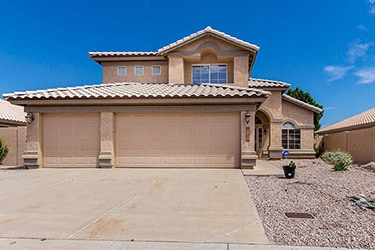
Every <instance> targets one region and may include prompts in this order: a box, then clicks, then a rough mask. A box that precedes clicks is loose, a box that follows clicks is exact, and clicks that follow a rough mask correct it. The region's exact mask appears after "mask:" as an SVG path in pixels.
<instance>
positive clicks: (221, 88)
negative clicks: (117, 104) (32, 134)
mask: <svg viewBox="0 0 375 250" xmlns="http://www.w3.org/2000/svg"><path fill="white" fill-rule="evenodd" d="M269 95H270V93H269V92H267V91H264V90H260V89H253V88H241V87H233V86H226V85H218V84H216V85H214V84H200V85H186V84H166V83H133V82H125V83H111V84H98V85H88V86H81V87H67V88H57V89H47V90H37V91H26V92H15V93H13V94H4V98H5V99H6V100H8V101H19V102H22V101H23V100H58V99H60V100H61V99H64V100H67V99H137V98H138V99H144V98H154V99H155V98H211V97H212V98H221V97H224V98H230V97H262V98H265V97H268V96H269ZM19 102H18V103H19Z"/></svg>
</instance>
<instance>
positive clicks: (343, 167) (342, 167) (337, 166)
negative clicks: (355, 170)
mask: <svg viewBox="0 0 375 250" xmlns="http://www.w3.org/2000/svg"><path fill="white" fill-rule="evenodd" d="M333 169H334V170H335V171H346V170H348V165H347V164H346V163H345V162H343V161H339V162H336V163H335V165H333Z"/></svg>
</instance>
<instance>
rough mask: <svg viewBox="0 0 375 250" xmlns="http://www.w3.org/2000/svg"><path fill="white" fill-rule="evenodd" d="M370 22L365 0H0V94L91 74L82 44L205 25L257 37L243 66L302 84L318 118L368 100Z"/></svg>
mask: <svg viewBox="0 0 375 250" xmlns="http://www.w3.org/2000/svg"><path fill="white" fill-rule="evenodd" d="M225 3H229V4H225ZM374 24H375V0H345V1H343V0H329V1H327V0H309V1H308V0H284V1H280V0H261V1H260V0H256V1H255V0H244V1H229V2H228V1H220V0H219V1H218V0H216V1H211V0H205V1H202V0H191V1H166V0H158V1H152V0H138V1H123V0H122V1H113V0H107V1H98V0H87V1H79V0H75V1H72V0H64V1H50V0H48V1H41V0H39V1H38V0H36V1H26V0H24V1H19V0H0V31H1V32H0V94H4V93H12V92H15V91H25V90H36V89H47V88H56V87H67V86H81V85H88V84H94V83H100V82H101V77H102V75H101V74H102V72H101V68H100V65H98V64H97V63H95V62H94V61H92V60H91V59H90V58H89V57H88V55H87V53H88V52H89V51H157V50H158V49H159V48H161V47H163V46H165V45H168V44H170V43H172V42H174V41H176V40H178V39H180V38H182V37H184V36H186V35H189V34H191V33H194V32H196V31H198V30H201V29H204V28H205V27H206V26H211V27H212V28H214V29H217V30H220V31H223V32H225V33H227V34H230V35H232V36H235V37H237V38H240V39H242V40H245V41H248V42H250V43H253V44H256V45H258V46H259V47H260V51H259V53H258V56H257V60H256V62H255V66H254V68H253V72H252V75H251V76H252V77H255V78H263V79H272V80H279V81H284V82H288V83H290V84H292V87H293V88H295V87H300V88H301V89H303V90H304V91H307V92H310V93H311V95H312V96H313V97H314V98H315V100H316V101H317V102H318V103H320V104H322V105H323V106H324V108H325V113H324V117H323V119H322V122H321V123H322V125H323V127H324V126H327V125H330V124H332V123H335V122H337V121H340V120H342V119H344V118H347V117H350V116H352V115H355V114H357V113H359V112H362V111H365V110H368V109H370V108H373V107H375V25H374Z"/></svg>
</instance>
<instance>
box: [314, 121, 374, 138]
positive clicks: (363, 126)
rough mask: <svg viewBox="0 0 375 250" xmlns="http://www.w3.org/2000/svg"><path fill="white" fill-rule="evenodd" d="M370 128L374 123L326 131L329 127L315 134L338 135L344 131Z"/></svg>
mask: <svg viewBox="0 0 375 250" xmlns="http://www.w3.org/2000/svg"><path fill="white" fill-rule="evenodd" d="M372 127H375V123H366V124H360V125H355V126H349V127H342V128H333V129H327V128H329V127H327V128H324V129H321V130H318V131H317V132H316V133H317V134H318V135H325V134H333V133H340V132H346V131H350V130H356V129H363V128H372ZM326 129H327V130H326Z"/></svg>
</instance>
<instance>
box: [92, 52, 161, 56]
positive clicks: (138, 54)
mask: <svg viewBox="0 0 375 250" xmlns="http://www.w3.org/2000/svg"><path fill="white" fill-rule="evenodd" d="M157 55H158V52H152V51H148V52H140V51H103V52H99V51H95V52H89V56H90V57H94V56H101V57H105V56H157Z"/></svg>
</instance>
